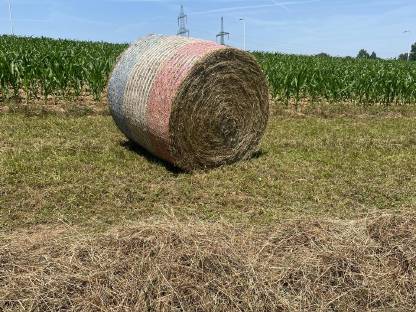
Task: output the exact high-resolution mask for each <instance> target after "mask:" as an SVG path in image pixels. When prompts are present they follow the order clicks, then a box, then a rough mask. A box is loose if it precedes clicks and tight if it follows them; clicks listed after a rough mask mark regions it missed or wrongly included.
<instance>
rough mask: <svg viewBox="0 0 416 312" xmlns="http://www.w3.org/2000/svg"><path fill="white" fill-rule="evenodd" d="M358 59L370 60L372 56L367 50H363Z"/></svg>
mask: <svg viewBox="0 0 416 312" xmlns="http://www.w3.org/2000/svg"><path fill="white" fill-rule="evenodd" d="M357 58H359V59H368V58H370V54H368V52H367V50H364V49H361V50H360V51H359V52H358V55H357Z"/></svg>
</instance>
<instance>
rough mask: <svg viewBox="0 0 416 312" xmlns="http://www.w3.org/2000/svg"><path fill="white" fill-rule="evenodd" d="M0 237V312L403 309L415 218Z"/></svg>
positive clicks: (413, 275)
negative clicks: (251, 227)
mask: <svg viewBox="0 0 416 312" xmlns="http://www.w3.org/2000/svg"><path fill="white" fill-rule="evenodd" d="M80 231H82V230H81V229H79V228H76V227H68V228H65V227H58V228H56V227H55V228H54V227H44V228H35V229H33V230H32V232H31V233H28V232H15V233H12V234H3V235H1V234H0V310H1V311H19V310H21V311H26V310H30V311H63V310H64V311H414V308H415V306H416V257H415V254H416V216H415V215H402V216H391V215H384V216H380V217H375V218H374V217H372V218H370V219H362V220H355V221H330V220H329V221H319V222H318V221H312V220H292V221H288V222H285V223H282V224H279V225H275V226H273V227H269V228H263V229H260V228H257V229H250V228H245V227H240V226H231V225H229V224H218V223H216V224H213V223H207V222H195V221H192V220H191V222H189V223H182V222H178V221H175V220H171V219H167V220H164V221H158V222H154V221H152V222H141V223H139V224H136V225H131V226H130V227H129V228H126V227H120V228H119V229H117V230H112V231H110V232H109V233H106V234H87V233H80Z"/></svg>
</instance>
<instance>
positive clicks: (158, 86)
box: [146, 41, 224, 162]
mask: <svg viewBox="0 0 416 312" xmlns="http://www.w3.org/2000/svg"><path fill="white" fill-rule="evenodd" d="M223 48H224V46H221V45H218V44H216V43H211V42H204V41H197V42H192V43H190V44H187V45H185V46H183V47H181V48H180V49H178V51H176V53H175V54H174V55H173V57H172V58H171V59H170V60H168V61H167V62H166V63H165V64H162V66H161V67H160V69H159V71H158V72H157V74H156V77H155V80H154V82H153V85H152V89H151V91H150V96H149V99H148V102H147V114H146V115H147V119H148V120H147V124H148V127H149V129H150V131H149V135H150V142H151V144H152V147H153V150H154V152H155V153H156V155H159V156H160V157H161V158H163V159H164V160H167V161H170V162H173V161H174V160H173V159H172V156H171V154H170V151H169V147H170V140H169V118H170V113H171V109H172V102H173V100H174V99H175V96H176V94H177V91H178V89H179V87H180V85H181V84H182V82H183V81H184V80H185V78H186V77H187V76H188V74H189V73H190V71H191V69H192V67H193V66H194V65H195V63H196V62H197V61H198V60H200V59H201V58H202V57H204V56H205V55H206V54H208V53H210V52H213V51H215V50H220V49H223Z"/></svg>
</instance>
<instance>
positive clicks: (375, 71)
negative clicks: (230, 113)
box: [254, 52, 416, 105]
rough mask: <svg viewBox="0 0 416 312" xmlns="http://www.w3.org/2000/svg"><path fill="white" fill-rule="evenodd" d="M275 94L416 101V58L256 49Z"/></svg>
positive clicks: (285, 98) (369, 102)
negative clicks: (347, 55)
mask: <svg viewBox="0 0 416 312" xmlns="http://www.w3.org/2000/svg"><path fill="white" fill-rule="evenodd" d="M254 55H255V56H256V57H257V60H258V61H259V62H260V64H261V65H262V67H263V70H264V72H265V73H266V75H267V77H268V80H269V84H270V88H271V92H272V95H273V97H274V98H275V99H278V100H280V101H283V102H286V103H288V102H289V101H295V102H296V103H297V102H299V101H301V100H305V99H306V100H308V101H311V102H314V101H322V100H324V101H327V102H354V103H357V104H360V105H372V104H385V105H391V104H414V103H416V62H405V61H398V60H358V59H353V58H336V57H320V56H296V55H283V54H272V53H261V52H254Z"/></svg>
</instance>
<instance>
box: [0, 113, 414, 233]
mask: <svg viewBox="0 0 416 312" xmlns="http://www.w3.org/2000/svg"><path fill="white" fill-rule="evenodd" d="M0 136H1V138H2V140H1V141H0V153H1V154H0V155H1V156H0V157H1V162H0V166H1V167H0V170H1V172H2V175H1V177H0V185H1V188H0V193H1V195H2V196H1V197H0V206H1V207H2V209H1V210H0V213H1V215H0V225H1V227H2V228H6V229H14V228H17V227H23V226H24V227H26V226H29V225H34V224H45V223H47V224H51V223H61V222H67V223H70V224H80V225H88V226H89V227H90V228H91V227H93V228H94V227H98V228H100V227H106V226H107V225H113V224H120V223H121V224H122V223H123V222H129V221H133V220H143V219H144V218H148V217H152V216H160V215H172V214H173V215H175V216H176V217H178V218H181V217H188V216H194V217H198V218H200V219H203V220H218V219H226V220H230V221H233V222H243V223H255V224H257V223H261V224H268V223H272V222H276V221H277V222H279V221H281V220H284V219H288V218H292V217H315V216H316V217H317V216H324V217H327V218H355V217H362V216H363V215H366V214H368V213H370V214H371V213H378V212H405V211H414V210H415V209H416V187H415V186H416V161H415V155H416V119H415V117H413V116H408V117H403V116H402V117H400V118H398V117H397V116H396V115H393V116H392V115H388V114H386V115H382V116H378V117H377V116H371V115H364V116H349V117H342V116H337V117H332V118H321V117H317V116H297V117H296V116H288V115H286V116H282V115H277V114H274V116H273V117H272V118H271V120H270V123H269V127H268V130H267V133H266V135H265V138H264V140H263V142H262V145H261V149H260V152H259V153H258V155H256V157H254V158H253V159H252V160H250V161H245V162H240V163H237V164H234V165H232V166H228V167H223V168H219V169H215V170H211V171H199V172H195V173H193V174H186V173H183V172H180V171H179V170H177V169H175V168H172V167H170V166H169V165H168V164H165V163H163V162H160V161H159V160H157V159H156V158H154V157H153V156H151V155H149V154H148V153H147V152H145V151H144V150H142V149H141V148H140V147H138V146H136V145H134V144H132V143H130V142H129V141H127V140H126V139H125V137H124V136H123V135H122V134H121V133H120V132H119V131H118V130H117V128H116V126H115V125H114V123H113V121H112V119H111V117H110V116H107V115H104V116H103V115H87V116H67V117H63V116H62V115H59V114H46V115H42V116H31V117H28V116H26V115H24V114H20V113H17V114H3V115H1V116H0Z"/></svg>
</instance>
